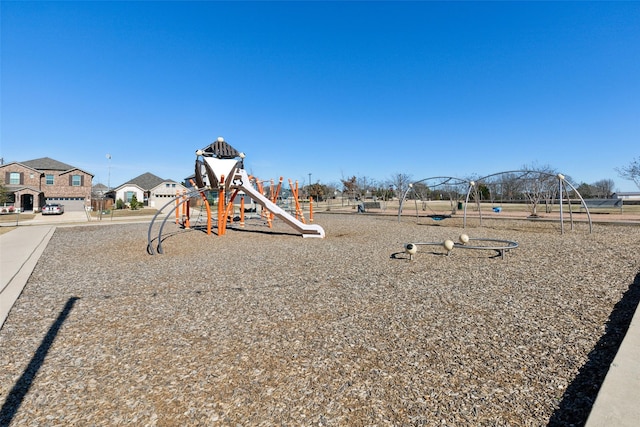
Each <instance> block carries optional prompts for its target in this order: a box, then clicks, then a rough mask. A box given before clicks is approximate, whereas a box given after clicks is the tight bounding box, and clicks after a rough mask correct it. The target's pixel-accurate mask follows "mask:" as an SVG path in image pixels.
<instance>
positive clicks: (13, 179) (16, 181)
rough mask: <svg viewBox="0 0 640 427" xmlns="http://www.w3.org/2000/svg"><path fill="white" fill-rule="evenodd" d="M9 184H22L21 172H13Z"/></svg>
mask: <svg viewBox="0 0 640 427" xmlns="http://www.w3.org/2000/svg"><path fill="white" fill-rule="evenodd" d="M9 184H12V185H19V184H20V172H11V173H10V174H9Z"/></svg>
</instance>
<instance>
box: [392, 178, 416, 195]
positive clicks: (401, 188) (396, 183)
mask: <svg viewBox="0 0 640 427" xmlns="http://www.w3.org/2000/svg"><path fill="white" fill-rule="evenodd" d="M412 179H413V178H412V176H411V175H408V174H406V173H396V174H394V175H392V176H391V178H390V179H389V182H390V184H391V185H392V186H393V187H394V189H395V192H396V194H397V195H398V197H402V195H403V194H404V193H405V192H406V191H407V189H408V188H409V184H410V183H411V180H412Z"/></svg>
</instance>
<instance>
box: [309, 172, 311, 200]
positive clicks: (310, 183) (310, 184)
mask: <svg viewBox="0 0 640 427" xmlns="http://www.w3.org/2000/svg"><path fill="white" fill-rule="evenodd" d="M309 197H311V174H309Z"/></svg>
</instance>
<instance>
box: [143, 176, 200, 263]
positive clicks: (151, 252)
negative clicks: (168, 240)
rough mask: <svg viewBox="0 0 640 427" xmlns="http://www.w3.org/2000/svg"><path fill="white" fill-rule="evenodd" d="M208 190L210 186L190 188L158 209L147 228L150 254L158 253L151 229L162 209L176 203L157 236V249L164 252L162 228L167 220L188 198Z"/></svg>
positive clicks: (160, 252)
mask: <svg viewBox="0 0 640 427" xmlns="http://www.w3.org/2000/svg"><path fill="white" fill-rule="evenodd" d="M207 190H209V188H208V187H207V188H195V189H193V190H189V191H188V192H187V193H186V194H180V195H177V196H174V197H172V198H171V200H169V201H168V202H167V203H166V204H165V205H164V206H162V207H161V208H160V209H158V211H157V212H156V214H155V215H154V216H153V218H152V219H151V222H150V223H149V229H148V230H147V253H149V255H155V253H156V251H154V249H153V245H152V239H151V229H152V228H153V226H154V224H155V221H156V219H157V218H158V216H160V214H161V213H162V211H164V210H165V209H166V208H167V207H169V205H171V204H174V205H175V206H174V207H173V208H172V209H171V210H170V211H169V212H168V213H167V215H166V216H165V218H164V219H163V220H162V223H161V225H160V230H159V231H158V237H157V240H158V246H157V248H156V250H157V252H158V253H159V254H162V253H163V251H162V230H163V229H164V225H165V224H166V222H167V220H168V219H169V217H171V216H173V213H174V212H175V211H176V209H178V208H179V207H180V206H181V205H182V204H183V203H185V202H186V201H187V200H189V198H191V197H194V196H196V195H198V194H200V192H201V191H207ZM183 197H184V198H185V200H182V201H181V202H179V203H177V204H176V200H178V199H181V198H183Z"/></svg>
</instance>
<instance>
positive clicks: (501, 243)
mask: <svg viewBox="0 0 640 427" xmlns="http://www.w3.org/2000/svg"><path fill="white" fill-rule="evenodd" d="M458 240H459V242H454V241H453V240H450V239H447V240H445V241H444V242H419V243H407V244H406V245H404V251H405V253H407V254H408V255H409V260H413V256H414V255H415V254H416V253H417V252H418V246H421V245H422V246H442V247H443V248H444V249H445V250H446V251H447V256H449V255H451V252H452V251H453V249H454V248H460V249H474V250H492V251H497V253H498V254H497V255H499V256H500V257H501V258H502V259H504V254H505V252H507V251H509V250H510V249H515V248H517V247H518V242H514V241H512V240H501V239H488V238H471V237H469V236H468V235H466V234H461V235H460V237H459V238H458ZM472 241H473V242H487V243H491V244H478V245H469V244H468V243H469V242H472Z"/></svg>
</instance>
